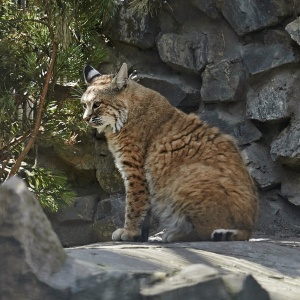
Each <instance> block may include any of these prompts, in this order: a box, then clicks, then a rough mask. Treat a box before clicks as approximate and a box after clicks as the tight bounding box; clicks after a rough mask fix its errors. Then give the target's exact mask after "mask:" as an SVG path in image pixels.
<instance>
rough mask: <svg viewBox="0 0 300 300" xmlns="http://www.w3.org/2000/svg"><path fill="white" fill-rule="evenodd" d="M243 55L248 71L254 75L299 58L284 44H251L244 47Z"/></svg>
mask: <svg viewBox="0 0 300 300" xmlns="http://www.w3.org/2000/svg"><path fill="white" fill-rule="evenodd" d="M242 56H243V61H244V64H245V66H246V67H247V69H248V72H249V73H250V74H253V75H254V74H260V73H263V72H265V71H268V70H271V69H274V68H275V67H279V66H283V65H286V64H289V63H292V62H296V61H297V60H298V58H297V57H296V56H295V55H294V52H293V49H292V48H291V47H287V46H286V45H282V44H272V45H261V44H249V45H246V46H245V47H244V48H243V50H242Z"/></svg>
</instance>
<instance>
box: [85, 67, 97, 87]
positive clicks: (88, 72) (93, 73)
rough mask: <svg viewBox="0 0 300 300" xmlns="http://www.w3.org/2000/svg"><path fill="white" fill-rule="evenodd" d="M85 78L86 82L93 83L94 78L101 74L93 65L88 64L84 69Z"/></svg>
mask: <svg viewBox="0 0 300 300" xmlns="http://www.w3.org/2000/svg"><path fill="white" fill-rule="evenodd" d="M83 75H84V80H85V82H86V83H92V81H93V79H94V78H96V77H98V76H101V74H100V73H99V72H98V71H97V70H96V69H94V68H93V67H91V66H89V65H86V66H85V67H84V69H83Z"/></svg>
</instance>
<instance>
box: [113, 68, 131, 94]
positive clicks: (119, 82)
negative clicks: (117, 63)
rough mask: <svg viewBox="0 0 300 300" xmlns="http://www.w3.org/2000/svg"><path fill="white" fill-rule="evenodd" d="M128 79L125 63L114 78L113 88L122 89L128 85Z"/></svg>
mask: <svg viewBox="0 0 300 300" xmlns="http://www.w3.org/2000/svg"><path fill="white" fill-rule="evenodd" d="M127 80H128V71H127V64H126V63H123V65H122V67H121V68H120V70H119V72H118V73H117V75H116V76H115V77H114V78H113V80H112V82H111V85H112V87H113V88H116V89H118V90H121V89H122V88H123V87H126V85H127Z"/></svg>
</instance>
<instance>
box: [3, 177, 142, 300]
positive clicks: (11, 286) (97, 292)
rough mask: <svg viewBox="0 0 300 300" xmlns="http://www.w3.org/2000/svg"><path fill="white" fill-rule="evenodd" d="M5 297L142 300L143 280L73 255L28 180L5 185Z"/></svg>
mask: <svg viewBox="0 0 300 300" xmlns="http://www.w3.org/2000/svg"><path fill="white" fill-rule="evenodd" d="M0 202H1V206H0V240H1V247H0V264H1V270H2V271H1V272H0V290H1V299H3V300H11V299H32V300H38V299H45V300H54V299H56V300H57V299H59V300H67V299H78V300H79V299H89V300H93V299H94V300H96V299H128V300H129V299H138V294H139V282H138V281H137V280H136V279H134V278H133V276H131V275H129V274H127V273H124V272H117V271H114V272H104V271H103V269H101V268H100V267H98V266H97V265H91V264H88V263H86V262H81V261H78V260H75V259H73V258H71V257H68V256H67V255H66V253H65V252H64V250H63V248H62V246H61V244H60V241H59V239H58V237H57V236H56V234H55V233H54V232H53V230H52V228H51V225H50V223H49V221H48V219H47V217H46V216H45V214H44V212H43V210H42V208H41V207H40V205H39V203H38V201H37V200H36V198H35V197H34V195H33V194H32V193H30V192H29V191H28V190H27V188H26V186H25V184H24V182H23V181H22V180H20V179H18V178H12V179H10V180H9V181H7V182H6V183H4V184H3V185H2V186H1V187H0Z"/></svg>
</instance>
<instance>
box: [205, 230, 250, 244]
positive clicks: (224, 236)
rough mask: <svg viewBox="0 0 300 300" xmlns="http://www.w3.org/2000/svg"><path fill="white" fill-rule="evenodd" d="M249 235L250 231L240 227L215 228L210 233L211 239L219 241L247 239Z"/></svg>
mask: <svg viewBox="0 0 300 300" xmlns="http://www.w3.org/2000/svg"><path fill="white" fill-rule="evenodd" d="M250 236H251V231H248V230H241V229H216V230H214V231H213V233H212V234H211V239H212V240H213V241H215V242H221V241H247V240H249V238H250Z"/></svg>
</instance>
